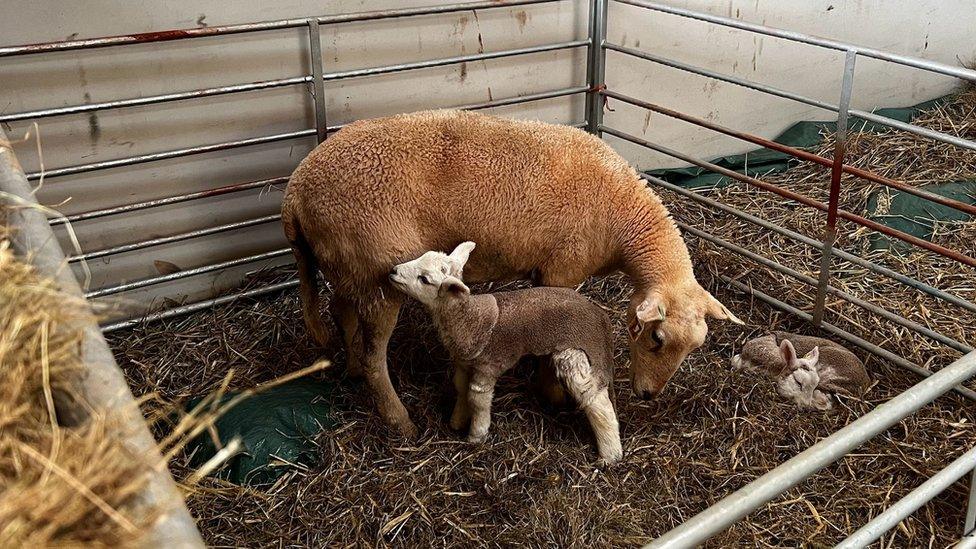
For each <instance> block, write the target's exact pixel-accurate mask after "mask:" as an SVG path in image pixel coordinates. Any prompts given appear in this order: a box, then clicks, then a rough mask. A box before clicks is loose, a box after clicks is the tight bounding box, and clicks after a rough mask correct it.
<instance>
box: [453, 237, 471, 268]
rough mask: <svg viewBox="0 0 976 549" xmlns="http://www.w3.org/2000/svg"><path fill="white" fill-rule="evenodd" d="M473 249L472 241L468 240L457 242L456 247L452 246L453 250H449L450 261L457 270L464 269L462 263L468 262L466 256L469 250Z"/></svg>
mask: <svg viewBox="0 0 976 549" xmlns="http://www.w3.org/2000/svg"><path fill="white" fill-rule="evenodd" d="M473 249H474V242H471V241H468V242H462V243H460V244H458V245H457V248H454V251H453V252H451V255H450V258H451V263H452V264H453V265H454V267H455V268H456V269H457V270H458V272H460V271H461V270H462V269H464V264H465V263H467V262H468V257H469V256H470V255H471V250H473Z"/></svg>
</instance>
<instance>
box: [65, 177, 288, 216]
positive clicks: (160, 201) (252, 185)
mask: <svg viewBox="0 0 976 549" xmlns="http://www.w3.org/2000/svg"><path fill="white" fill-rule="evenodd" d="M283 183H288V178H287V177H274V178H271V179H262V180H260V181H249V182H247V183H239V184H237V185H227V186H224V187H217V188H216V189H208V190H206V191H198V192H195V193H188V194H179V195H175V196H167V197H165V198H156V199H153V200H146V201H144V202H135V203H133V204H123V205H121V206H113V207H111V208H102V209H99V210H90V211H87V212H81V213H76V214H72V215H69V216H64V217H56V218H53V219H51V220H50V223H51V225H63V224H65V223H76V222H78V221H87V220H89V219H97V218H99V217H105V216H109V215H117V214H121V213H128V212H134V211H138V210H145V209H148V208H156V207H159V206H167V205H170V204H178V203H180V202H188V201H191V200H197V199H200V198H210V197H212V196H221V195H225V194H230V193H236V192H240V191H247V190H250V189H258V188H261V187H266V186H269V185H278V184H283Z"/></svg>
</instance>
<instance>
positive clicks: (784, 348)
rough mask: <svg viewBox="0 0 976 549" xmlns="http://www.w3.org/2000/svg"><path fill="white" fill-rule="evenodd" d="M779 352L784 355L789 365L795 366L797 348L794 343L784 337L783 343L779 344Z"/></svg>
mask: <svg viewBox="0 0 976 549" xmlns="http://www.w3.org/2000/svg"><path fill="white" fill-rule="evenodd" d="M779 352H780V354H781V355H783V359H784V360H785V361H786V365H787V366H790V367H792V366H795V365H796V362H797V358H796V349H795V348H793V344H792V343H790V340H788V339H784V340H783V342H782V343H780V344H779Z"/></svg>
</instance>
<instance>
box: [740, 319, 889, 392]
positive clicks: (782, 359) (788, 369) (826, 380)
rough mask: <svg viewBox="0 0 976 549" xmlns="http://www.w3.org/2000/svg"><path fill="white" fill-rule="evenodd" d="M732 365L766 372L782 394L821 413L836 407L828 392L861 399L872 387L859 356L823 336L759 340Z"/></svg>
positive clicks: (779, 336) (774, 336)
mask: <svg viewBox="0 0 976 549" xmlns="http://www.w3.org/2000/svg"><path fill="white" fill-rule="evenodd" d="M801 356H802V358H800V357H801ZM732 366H733V367H735V368H746V369H750V370H761V371H763V372H764V373H766V374H767V375H768V376H769V377H771V378H772V379H774V380H775V381H776V389H777V392H779V394H780V395H782V396H784V397H787V398H793V399H794V401H795V402H796V403H797V404H798V405H800V406H801V407H805V408H814V409H818V410H829V409H830V408H831V407H832V400H831V399H830V397H829V395H828V393H837V394H842V395H847V396H854V397H861V396H863V395H864V393H866V392H867V390H868V389H869V388H870V387H871V378H870V377H869V376H868V372H867V369H866V368H865V367H864V363H863V362H861V359H859V358H857V355H855V354H854V353H852V352H850V351H849V350H847V349H846V348H844V347H843V346H841V345H840V344H838V343H835V342H833V341H831V340H829V339H824V338H820V337H813V336H804V335H798V334H790V333H786V332H773V333H771V334H768V335H765V336H762V337H757V338H755V339H752V340H750V341H748V342H746V344H745V345H744V346H743V347H742V353H741V354H738V355H735V356H734V357H732Z"/></svg>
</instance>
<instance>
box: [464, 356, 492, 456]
mask: <svg viewBox="0 0 976 549" xmlns="http://www.w3.org/2000/svg"><path fill="white" fill-rule="evenodd" d="M470 379H471V381H469V382H468V406H469V407H470V410H471V429H470V430H469V431H468V442H479V443H480V442H484V440H485V437H487V436H488V427H490V426H491V399H492V397H493V396H494V394H495V381H496V380H495V378H494V377H490V376H487V375H485V374H483V373H481V372H478V371H475V372H472V373H471V378H470Z"/></svg>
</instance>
